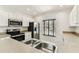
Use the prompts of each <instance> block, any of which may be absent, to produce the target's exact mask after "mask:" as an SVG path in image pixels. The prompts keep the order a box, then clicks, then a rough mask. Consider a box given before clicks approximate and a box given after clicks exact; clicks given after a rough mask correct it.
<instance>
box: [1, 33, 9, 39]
mask: <svg viewBox="0 0 79 59" xmlns="http://www.w3.org/2000/svg"><path fill="white" fill-rule="evenodd" d="M7 37H10V35H8V34H5V33H0V38H7Z"/></svg>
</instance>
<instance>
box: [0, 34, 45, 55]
mask: <svg viewBox="0 0 79 59" xmlns="http://www.w3.org/2000/svg"><path fill="white" fill-rule="evenodd" d="M4 37H6V35H4ZM0 39H1V40H0V53H44V52H43V51H41V50H38V49H35V48H33V47H31V46H29V45H26V44H24V43H23V42H19V41H16V40H14V39H12V38H10V37H8V38H4V39H3V38H0Z"/></svg>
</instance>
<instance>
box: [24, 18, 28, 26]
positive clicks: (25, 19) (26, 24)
mask: <svg viewBox="0 0 79 59" xmlns="http://www.w3.org/2000/svg"><path fill="white" fill-rule="evenodd" d="M23 26H26V27H28V26H29V20H28V17H23Z"/></svg>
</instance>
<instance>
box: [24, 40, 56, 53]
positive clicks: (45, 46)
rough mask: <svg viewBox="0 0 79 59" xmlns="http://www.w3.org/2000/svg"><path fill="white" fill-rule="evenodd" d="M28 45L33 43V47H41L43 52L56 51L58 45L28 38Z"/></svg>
mask: <svg viewBox="0 0 79 59" xmlns="http://www.w3.org/2000/svg"><path fill="white" fill-rule="evenodd" d="M25 44H27V45H31V46H32V47H34V48H36V49H39V50H41V51H43V52H46V53H48V52H51V53H55V52H56V46H55V45H53V44H50V43H46V42H42V41H39V40H28V41H26V42H25Z"/></svg>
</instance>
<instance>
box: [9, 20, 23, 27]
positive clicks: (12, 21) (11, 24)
mask: <svg viewBox="0 0 79 59" xmlns="http://www.w3.org/2000/svg"><path fill="white" fill-rule="evenodd" d="M8 26H22V21H18V20H13V19H8Z"/></svg>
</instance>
